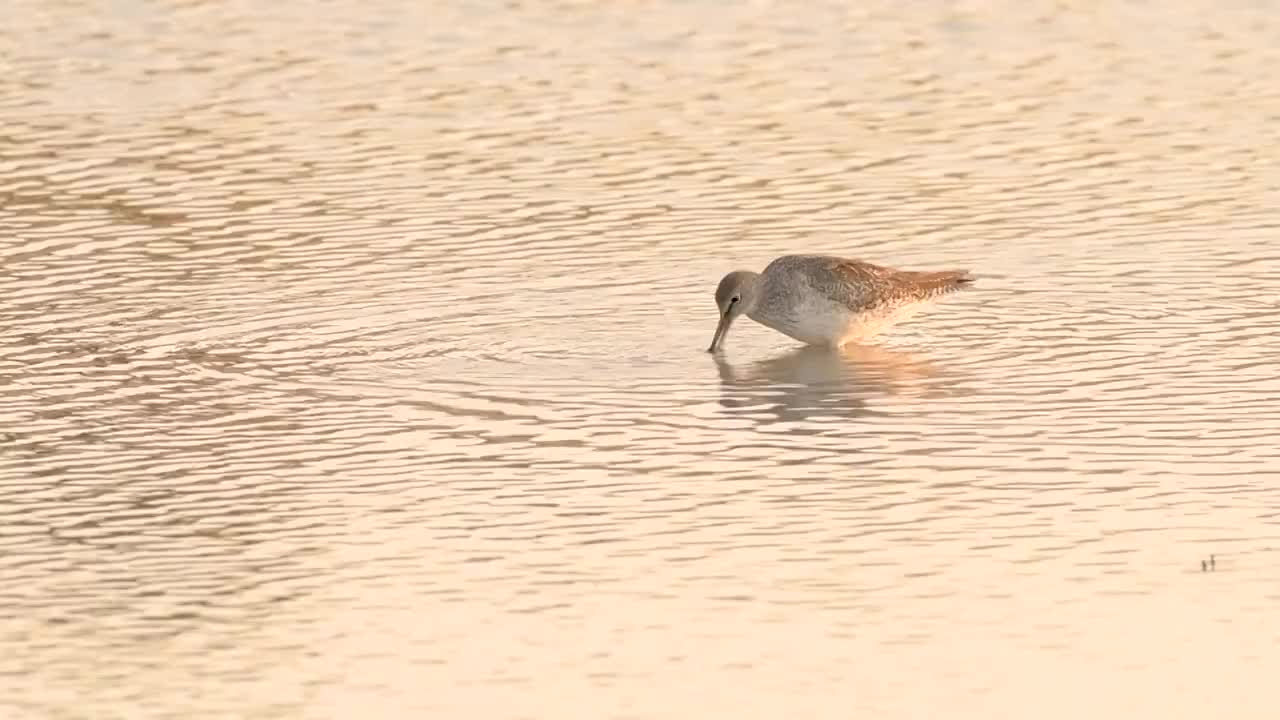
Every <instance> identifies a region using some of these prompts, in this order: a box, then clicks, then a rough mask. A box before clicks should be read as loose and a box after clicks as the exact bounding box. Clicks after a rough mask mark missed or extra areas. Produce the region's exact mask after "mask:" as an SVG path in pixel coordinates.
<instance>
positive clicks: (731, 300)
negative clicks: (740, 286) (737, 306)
mask: <svg viewBox="0 0 1280 720" xmlns="http://www.w3.org/2000/svg"><path fill="white" fill-rule="evenodd" d="M736 302H738V298H736V297H731V298H729V304H730V305H732V304H734V303H736Z"/></svg>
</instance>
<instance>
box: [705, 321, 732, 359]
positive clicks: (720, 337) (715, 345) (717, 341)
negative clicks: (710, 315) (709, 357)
mask: <svg viewBox="0 0 1280 720" xmlns="http://www.w3.org/2000/svg"><path fill="white" fill-rule="evenodd" d="M731 324H733V318H732V317H730V315H729V313H725V314H723V315H721V316H720V324H718V325H716V334H715V335H714V336H712V338H711V347H709V348H707V352H709V353H713V352H715V351H716V350H719V349H720V345H722V344H723V343H724V336H725V335H727V334H728V333H729V326H730V325H731Z"/></svg>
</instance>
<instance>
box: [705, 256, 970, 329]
mask: <svg viewBox="0 0 1280 720" xmlns="http://www.w3.org/2000/svg"><path fill="white" fill-rule="evenodd" d="M972 282H973V278H971V277H970V276H969V274H968V271H965V270H933V271H914V270H897V269H895V268H890V267H885V266H882V265H875V264H873V263H869V262H864V261H861V260H850V259H848V258H841V257H834V256H830V255H784V256H782V257H779V258H777V259H776V260H774V261H773V262H771V263H769V265H768V266H767V267H765V269H764V272H762V273H754V272H751V271H748V270H737V271H734V272H731V273H729V274H728V275H725V277H724V279H722V280H721V281H720V285H719V286H718V287H717V288H716V305H717V306H718V307H719V309H720V323H719V325H718V326H717V328H716V334H715V336H714V337H713V338H712V341H711V347H710V348H709V350H710V351H715V350H716V349H717V348H719V346H720V344H721V342H722V341H723V339H724V336H725V334H726V333H727V332H728V330H729V326H730V325H731V324H732V323H733V321H734V319H736V318H737V316H739V315H743V314H745V315H746V316H747V317H749V318H751V319H752V320H755V321H756V322H758V323H760V324H762V325H765V326H767V327H771V328H773V329H774V330H777V331H778V332H781V333H783V334H785V335H788V336H790V337H793V338H795V339H797V340H800V341H801V342H804V343H808V344H811V345H831V346H836V347H838V346H840V345H844V344H846V343H848V342H852V341H855V340H865V339H868V338H870V337H873V336H874V335H876V334H878V333H879V332H880V331H881V330H883V329H884V328H886V327H888V326H889V325H891V324H893V323H895V322H898V321H901V320H903V319H905V318H906V317H908V316H910V315H912V314H914V313H915V312H917V311H918V310H919V309H921V308H922V307H923V305H924V304H925V303H926V302H928V301H929V300H932V299H934V298H936V297H938V296H940V295H944V294H946V293H950V292H953V291H955V290H959V289H960V288H963V287H965V286H967V285H969V284H970V283H972Z"/></svg>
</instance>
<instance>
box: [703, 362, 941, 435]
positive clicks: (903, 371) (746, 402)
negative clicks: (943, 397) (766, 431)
mask: <svg viewBox="0 0 1280 720" xmlns="http://www.w3.org/2000/svg"><path fill="white" fill-rule="evenodd" d="M714 357H715V362H716V368H717V370H718V371H719V374H720V384H721V387H722V389H723V393H722V396H721V399H720V405H721V406H722V407H724V408H725V409H727V410H732V411H735V412H741V413H743V414H749V415H751V416H753V417H755V418H757V419H758V420H762V421H765V422H796V421H805V420H814V419H824V418H831V419H834V418H846V419H847V418H852V417H862V416H870V415H878V414H880V412H879V411H877V410H875V409H874V408H873V407H871V406H870V404H869V403H868V401H869V400H874V399H875V398H877V397H883V396H886V395H905V396H917V397H927V396H931V395H934V394H937V393H946V392H948V389H949V388H950V383H949V382H946V381H947V380H948V379H949V378H948V374H946V373H944V372H943V371H942V369H941V368H939V367H938V366H937V365H936V364H934V363H933V362H931V361H929V360H928V359H926V358H924V357H923V356H921V355H918V354H915V353H908V352H903V351H900V350H892V349H889V348H885V347H879V346H875V345H851V346H846V347H844V348H842V349H840V350H833V349H829V348H822V347H811V346H806V347H802V348H799V349H796V350H791V351H788V352H785V353H783V354H781V355H778V356H775V357H772V358H769V359H767V360H760V361H755V362H748V363H741V364H735V363H733V362H732V361H730V360H729V359H728V358H727V357H725V356H724V354H723V353H716V354H715V356H714Z"/></svg>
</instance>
